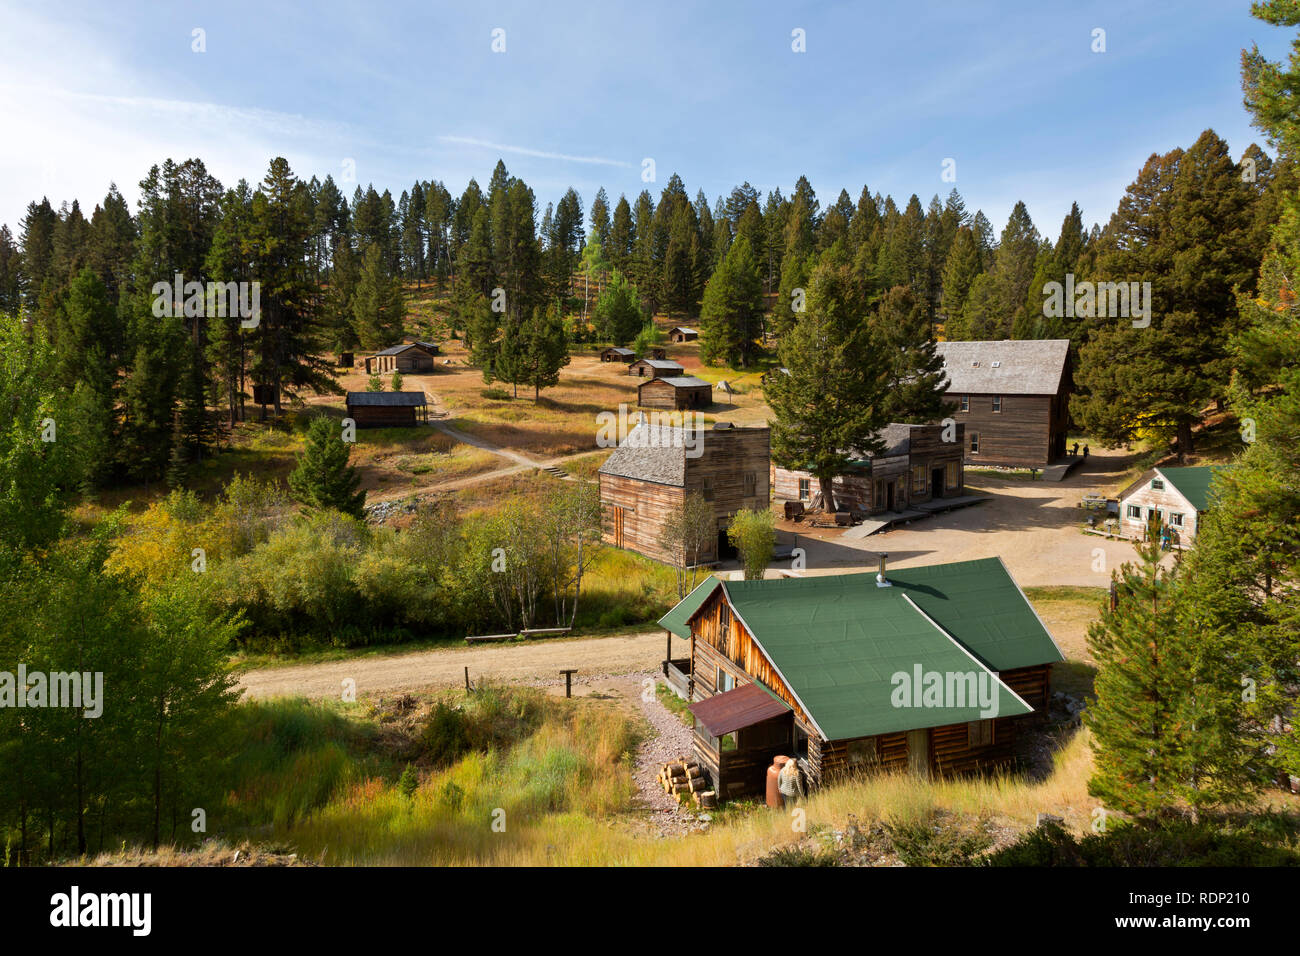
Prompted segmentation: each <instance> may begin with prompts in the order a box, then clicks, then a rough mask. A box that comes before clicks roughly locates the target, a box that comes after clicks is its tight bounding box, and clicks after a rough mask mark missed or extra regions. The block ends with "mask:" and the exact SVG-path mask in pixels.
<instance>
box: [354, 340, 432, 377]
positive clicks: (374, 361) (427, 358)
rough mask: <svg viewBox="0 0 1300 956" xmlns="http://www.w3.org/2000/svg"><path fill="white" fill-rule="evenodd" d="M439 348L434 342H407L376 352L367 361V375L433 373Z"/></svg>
mask: <svg viewBox="0 0 1300 956" xmlns="http://www.w3.org/2000/svg"><path fill="white" fill-rule="evenodd" d="M437 354H438V346H436V345H434V344H433V343H432V342H405V343H403V344H401V345H394V346H392V347H391V348H386V349H384V350H383V351H382V352H376V353H375V354H374V355H371V356H369V357H368V358H367V359H366V374H367V375H382V374H384V373H386V372H402V373H403V374H405V373H407V372H432V371H433V370H434V356H435V355H437Z"/></svg>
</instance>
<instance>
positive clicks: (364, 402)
mask: <svg viewBox="0 0 1300 956" xmlns="http://www.w3.org/2000/svg"><path fill="white" fill-rule="evenodd" d="M348 418H350V419H352V420H353V421H354V422H356V423H357V427H358V428H405V427H409V426H413V425H417V424H419V423H421V422H427V421H428V420H429V401H428V399H427V398H426V397H425V395H424V392H348Z"/></svg>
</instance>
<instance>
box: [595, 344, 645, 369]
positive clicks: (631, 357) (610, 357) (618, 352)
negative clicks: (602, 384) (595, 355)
mask: <svg viewBox="0 0 1300 956" xmlns="http://www.w3.org/2000/svg"><path fill="white" fill-rule="evenodd" d="M600 360H601V361H602V362H622V363H623V364H624V365H626V364H628V363H629V362H635V361H636V353H635V352H633V351H632V350H631V349H625V348H621V347H619V346H617V345H611V346H610V347H609V348H607V349H605V351H603V352H601V353H600Z"/></svg>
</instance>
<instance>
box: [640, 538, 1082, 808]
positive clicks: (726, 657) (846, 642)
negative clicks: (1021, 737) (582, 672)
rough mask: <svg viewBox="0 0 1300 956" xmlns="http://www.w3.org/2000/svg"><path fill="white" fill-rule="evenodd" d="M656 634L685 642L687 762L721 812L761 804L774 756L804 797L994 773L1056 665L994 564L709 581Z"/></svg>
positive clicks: (1041, 703)
mask: <svg viewBox="0 0 1300 956" xmlns="http://www.w3.org/2000/svg"><path fill="white" fill-rule="evenodd" d="M660 624H661V625H663V626H664V627H665V628H666V629H667V630H668V631H669V632H670V633H673V634H676V635H677V636H678V637H682V638H685V639H687V640H689V642H690V658H689V661H690V663H689V677H688V681H687V686H688V698H689V700H690V701H691V704H690V709H691V712H692V713H693V714H694V715H695V733H694V739H693V744H692V749H693V755H694V757H695V759H696V760H698V761H699V762H700V763H701V764H702V765H703V766H704V767H705V768H706V769H707V770H708V771H709V773H710V774H711V775H712V777H713V782H714V786H715V789H716V790H717V792H718V795H719V796H720V797H722V798H724V799H734V798H737V797H749V796H759V795H761V794H762V793H763V791H764V785H765V775H766V770H767V767H768V766H770V765H771V763H772V760H773V758H774V757H776V756H778V755H784V756H790V757H795V758H797V759H799V761H800V766H801V767H802V768H803V769H804V771H805V773H806V775H807V777H808V779H809V781H810V783H811V784H812V785H813V786H819V785H827V784H831V783H834V782H836V781H837V780H840V779H842V778H844V777H846V776H848V775H850V774H852V773H855V772H864V771H871V770H892V769H910V770H911V771H912V772H914V773H916V774H918V775H920V776H923V777H927V778H928V777H932V776H946V775H952V774H959V773H965V772H970V771H975V770H982V769H986V768H993V767H998V766H1002V765H1005V764H1007V763H1008V762H1010V761H1011V760H1012V758H1013V755H1014V747H1015V742H1016V737H1017V734H1018V733H1019V732H1020V730H1021V727H1022V726H1023V723H1024V721H1025V720H1026V719H1033V718H1034V717H1035V716H1038V715H1043V714H1044V713H1045V712H1046V710H1047V707H1048V702H1049V697H1050V679H1051V667H1052V665H1053V664H1054V663H1057V662H1059V661H1062V660H1064V656H1063V655H1062V654H1061V651H1060V648H1059V647H1057V645H1056V642H1055V641H1054V640H1053V639H1052V636H1051V635H1050V634H1049V633H1048V631H1047V628H1046V627H1045V626H1044V625H1043V622H1042V621H1041V620H1040V619H1039V617H1038V615H1037V613H1035V611H1034V609H1033V607H1032V606H1031V605H1030V604H1029V601H1028V600H1027V599H1026V598H1025V595H1024V593H1023V592H1022V591H1021V590H1020V587H1019V586H1018V585H1017V584H1016V582H1015V581H1014V580H1013V579H1012V578H1011V575H1010V574H1009V573H1008V572H1007V569H1006V566H1005V565H1004V564H1003V563H1002V560H1001V559H1000V558H983V559H980V560H976V561H962V562H957V563H953V564H939V565H930V566H927V567H917V568H907V569H905V570H897V571H895V570H886V569H885V568H884V567H883V564H882V569H881V574H880V575H875V574H869V573H868V574H839V575H825V576H815V577H805V578H781V579H775V580H772V579H769V580H762V581H721V580H718V579H717V578H709V579H707V580H705V581H704V582H703V583H702V584H701V585H700V586H699V587H697V588H696V589H695V590H694V591H692V592H691V593H690V594H689V595H687V597H686V598H685V599H683V600H682V601H681V603H679V604H678V605H677V606H676V607H675V608H673V610H671V611H670V612H669V613H668V614H667V615H665V616H664V617H663V618H662V619H661V620H660ZM666 666H667V665H666Z"/></svg>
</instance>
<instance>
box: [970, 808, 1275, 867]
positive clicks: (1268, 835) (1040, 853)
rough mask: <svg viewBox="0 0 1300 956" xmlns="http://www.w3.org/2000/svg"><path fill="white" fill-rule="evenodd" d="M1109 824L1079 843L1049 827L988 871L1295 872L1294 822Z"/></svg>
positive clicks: (993, 858) (1003, 854)
mask: <svg viewBox="0 0 1300 956" xmlns="http://www.w3.org/2000/svg"><path fill="white" fill-rule="evenodd" d="M1275 816H1276V815H1265V816H1264V817H1259V818H1256V819H1255V820H1251V821H1249V822H1247V823H1245V824H1237V823H1234V822H1232V821H1228V820H1203V821H1201V822H1199V823H1192V822H1191V821H1186V820H1180V821H1170V822H1166V823H1163V824H1135V823H1118V824H1112V825H1111V826H1110V827H1109V828H1108V829H1107V831H1106V832H1105V833H1099V834H1089V835H1088V836H1085V837H1084V838H1083V839H1082V840H1079V839H1076V838H1075V837H1074V836H1073V835H1072V834H1070V833H1068V832H1066V831H1065V830H1063V829H1062V828H1061V827H1059V826H1056V825H1054V824H1052V825H1048V826H1043V827H1039V828H1037V829H1035V830H1032V831H1030V832H1029V833H1026V834H1025V835H1024V836H1022V837H1021V838H1020V839H1019V840H1017V841H1016V842H1015V843H1013V844H1012V845H1011V846H1009V847H1005V848H1004V849H1002V850H999V851H998V852H996V853H992V854H990V855H989V856H988V857H987V858H986V859H985V860H984V861H982V862H984V863H985V864H986V865H988V866H1107V867H1118V866H1124V867H1138V866H1223V867H1241V866H1297V865H1300V853H1297V852H1296V845H1295V844H1296V833H1295V820H1294V819H1287V820H1285V821H1282V822H1279V820H1277V819H1272V817H1275Z"/></svg>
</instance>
